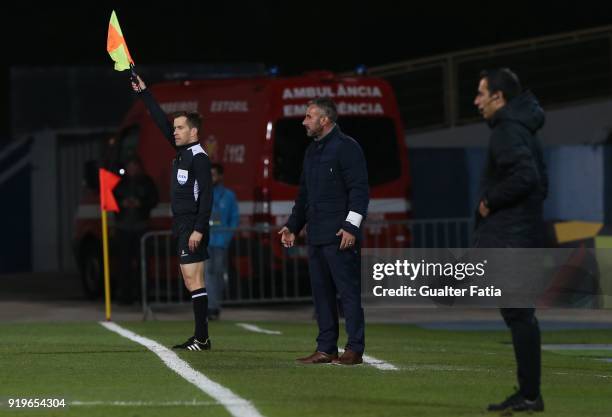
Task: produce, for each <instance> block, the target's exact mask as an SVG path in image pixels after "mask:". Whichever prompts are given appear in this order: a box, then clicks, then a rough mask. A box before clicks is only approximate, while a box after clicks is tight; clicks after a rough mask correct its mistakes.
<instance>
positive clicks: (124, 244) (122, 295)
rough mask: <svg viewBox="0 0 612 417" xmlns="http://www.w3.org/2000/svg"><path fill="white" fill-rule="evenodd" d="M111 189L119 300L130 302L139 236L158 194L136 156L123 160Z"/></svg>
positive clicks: (135, 286) (133, 288)
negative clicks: (122, 168) (114, 203)
mask: <svg viewBox="0 0 612 417" xmlns="http://www.w3.org/2000/svg"><path fill="white" fill-rule="evenodd" d="M113 192H114V195H115V199H116V200H117V203H118V204H119V209H120V210H119V212H118V213H116V214H115V227H116V231H117V245H116V247H117V249H118V250H119V262H120V277H121V281H120V283H119V302H120V303H121V304H132V303H133V302H134V293H135V292H136V291H135V290H136V288H137V283H138V276H139V275H138V266H139V265H140V262H139V260H140V238H141V237H142V235H143V234H144V233H145V232H146V231H147V229H148V227H149V219H150V217H151V210H152V209H153V208H154V207H155V206H156V205H157V202H158V200H159V195H158V192H157V188H156V187H155V183H154V182H153V180H152V179H151V177H149V176H148V175H147V174H146V173H145V171H144V168H143V166H142V162H141V161H140V159H138V158H137V157H132V158H130V159H128V161H127V162H126V163H125V173H124V174H123V177H122V178H121V181H119V184H117V187H115V189H114V191H113Z"/></svg>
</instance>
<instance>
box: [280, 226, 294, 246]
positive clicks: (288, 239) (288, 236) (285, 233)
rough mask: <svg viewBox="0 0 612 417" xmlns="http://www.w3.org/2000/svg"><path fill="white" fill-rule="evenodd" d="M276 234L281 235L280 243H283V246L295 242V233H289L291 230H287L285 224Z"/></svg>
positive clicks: (291, 244)
mask: <svg viewBox="0 0 612 417" xmlns="http://www.w3.org/2000/svg"><path fill="white" fill-rule="evenodd" d="M278 234H279V235H281V243H282V244H283V246H284V247H286V248H291V247H293V244H294V243H295V234H294V233H291V231H290V230H289V228H288V227H287V226H285V227H283V228H282V229H280V230H279V232H278Z"/></svg>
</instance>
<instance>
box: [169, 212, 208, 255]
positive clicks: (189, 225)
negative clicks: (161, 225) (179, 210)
mask: <svg viewBox="0 0 612 417" xmlns="http://www.w3.org/2000/svg"><path fill="white" fill-rule="evenodd" d="M194 224H195V217H176V218H175V219H174V224H173V230H174V236H175V237H176V255H177V256H178V259H179V263H180V264H181V265H185V264H194V263H197V262H204V261H205V260H207V259H208V258H209V256H208V239H209V234H208V230H206V231H205V232H204V233H203V236H202V240H201V241H200V244H199V245H198V247H197V248H196V249H195V251H193V252H192V251H191V250H190V249H189V238H190V237H191V234H192V233H193V226H194Z"/></svg>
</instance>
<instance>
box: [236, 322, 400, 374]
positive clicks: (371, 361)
mask: <svg viewBox="0 0 612 417" xmlns="http://www.w3.org/2000/svg"><path fill="white" fill-rule="evenodd" d="M236 326H239V327H242V328H243V329H245V330H249V331H251V332H255V333H264V334H282V333H281V332H279V331H278V330H268V329H262V328H261V327H259V326H255V325H253V324H247V323H236ZM338 352H340V353H342V352H344V350H343V349H338ZM363 361H364V362H365V363H366V364H368V365H372V366H373V367H375V368H376V369H380V370H381V371H399V368H398V367H397V366H395V365H393V364H390V363H389V362H385V361H382V360H380V359H376V358H374V357H372V356H369V355H363Z"/></svg>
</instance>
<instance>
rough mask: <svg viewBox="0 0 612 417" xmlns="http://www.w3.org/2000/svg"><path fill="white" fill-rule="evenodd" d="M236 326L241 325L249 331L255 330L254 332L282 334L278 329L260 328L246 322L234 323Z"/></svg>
mask: <svg viewBox="0 0 612 417" xmlns="http://www.w3.org/2000/svg"><path fill="white" fill-rule="evenodd" d="M236 326H238V327H242V328H243V329H245V330H248V331H250V332H255V333H263V334H283V333H282V332H280V331H278V330H267V329H262V328H261V327H259V326H255V325H254V324H248V323H236Z"/></svg>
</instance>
